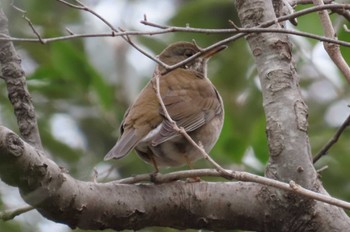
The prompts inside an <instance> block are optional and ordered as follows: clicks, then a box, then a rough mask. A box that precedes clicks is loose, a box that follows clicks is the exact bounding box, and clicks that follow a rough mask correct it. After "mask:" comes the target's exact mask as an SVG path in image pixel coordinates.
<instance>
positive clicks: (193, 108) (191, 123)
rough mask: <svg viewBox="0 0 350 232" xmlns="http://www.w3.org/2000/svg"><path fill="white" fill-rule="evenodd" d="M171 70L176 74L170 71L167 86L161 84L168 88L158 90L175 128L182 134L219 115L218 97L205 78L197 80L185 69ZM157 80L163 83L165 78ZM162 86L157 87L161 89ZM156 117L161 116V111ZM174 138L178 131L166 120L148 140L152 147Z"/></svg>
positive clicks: (219, 104)
mask: <svg viewBox="0 0 350 232" xmlns="http://www.w3.org/2000/svg"><path fill="white" fill-rule="evenodd" d="M175 71H177V72H176V73H173V72H174V71H173V72H172V74H173V76H172V78H171V80H169V81H168V82H170V83H167V85H163V86H165V87H166V86H171V87H170V88H168V89H165V90H164V89H163V91H161V92H162V100H163V102H164V105H165V107H166V109H167V112H168V113H169V115H170V117H171V118H172V119H173V120H174V121H175V122H176V124H177V126H178V127H183V128H184V129H185V131H186V132H191V131H194V130H196V129H198V128H200V127H201V126H203V125H204V124H205V123H207V122H208V121H210V120H211V119H213V118H214V116H215V115H217V114H219V113H220V112H221V110H222V109H221V102H220V98H219V96H218V94H217V92H216V90H215V88H214V86H213V85H212V84H211V82H210V81H209V80H208V79H206V78H198V77H197V76H196V75H195V74H194V73H193V72H189V71H186V70H179V69H178V70H175ZM174 75H175V76H174ZM161 80H164V81H166V80H167V79H166V76H165V78H164V77H163V79H161ZM161 84H162V83H161ZM163 86H162V85H161V88H162V87H163ZM174 86H176V88H175V87H174ZM160 114H162V115H164V111H163V109H161V108H160ZM175 136H178V132H177V131H175V130H174V129H173V125H172V124H171V123H170V121H169V120H167V119H165V120H164V121H163V123H162V127H161V129H160V131H159V133H158V134H157V135H156V136H155V138H154V139H153V140H152V145H153V146H156V145H158V144H160V143H163V142H165V141H167V140H169V139H171V138H173V137H175Z"/></svg>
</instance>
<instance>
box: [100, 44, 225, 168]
mask: <svg viewBox="0 0 350 232" xmlns="http://www.w3.org/2000/svg"><path fill="white" fill-rule="evenodd" d="M224 48H226V46H219V47H216V48H213V49H211V50H209V51H205V52H204V51H203V49H202V48H200V47H198V46H197V44H196V43H194V42H193V43H190V42H177V43H174V44H171V45H170V46H168V47H167V48H166V49H164V51H162V53H160V54H159V56H158V58H159V60H160V61H162V62H163V63H165V64H167V65H174V64H177V63H179V62H181V61H184V60H185V59H187V58H189V57H191V56H193V55H195V54H197V53H201V54H200V55H199V56H198V57H196V58H195V59H193V60H192V61H190V62H187V63H186V64H184V65H183V66H180V67H178V68H176V69H174V70H170V71H168V70H167V69H166V68H164V67H163V66H161V65H159V64H158V65H157V68H156V71H155V74H154V76H153V78H152V79H151V80H150V82H149V83H148V84H147V85H146V86H145V87H144V89H143V90H142V91H141V93H140V94H139V96H138V97H137V99H136V101H135V102H134V103H133V104H132V105H131V107H130V108H129V109H128V110H127V111H126V113H125V115H124V119H123V122H122V124H121V127H120V134H121V135H120V138H119V139H118V141H117V143H116V144H115V146H114V147H113V148H112V149H111V150H110V151H109V152H108V154H107V155H106V156H105V160H109V159H120V158H122V157H124V156H126V155H127V154H128V153H129V152H130V151H131V150H132V149H135V150H136V152H137V154H138V155H139V156H140V157H141V158H142V159H143V160H145V161H146V162H148V163H151V164H153V166H154V168H155V170H156V172H158V171H159V169H158V167H160V166H181V165H184V164H188V165H189V166H191V162H193V161H195V160H197V159H199V158H203V155H202V154H201V153H200V151H199V150H198V149H197V148H195V147H194V145H193V144H191V143H190V142H189V141H188V140H187V139H186V138H185V137H184V136H183V135H181V134H180V133H179V132H178V131H177V130H175V129H174V126H173V124H172V123H171V121H170V120H168V119H167V117H166V112H165V111H164V110H163V108H162V106H161V104H160V101H159V99H158V98H157V91H156V78H155V75H160V78H159V87H160V89H159V93H160V96H161V99H162V101H163V103H164V106H165V108H166V111H167V113H168V115H169V116H170V117H171V119H172V120H173V121H175V122H176V124H177V126H178V127H179V128H183V129H184V130H185V131H186V132H187V134H188V135H189V136H190V137H191V138H192V139H193V140H194V142H196V143H197V144H200V146H202V147H203V148H204V150H205V151H206V152H207V153H208V152H209V151H210V150H211V149H212V148H213V146H214V145H215V143H216V141H217V139H218V137H219V135H220V132H221V129H222V125H223V121H224V109H223V103H222V99H221V97H220V94H219V93H218V91H217V90H216V89H215V87H214V85H213V84H212V83H211V81H210V80H209V79H208V78H207V61H208V60H209V58H210V57H211V56H212V55H214V54H216V53H217V52H219V51H221V50H223V49H224ZM156 73H158V74H156Z"/></svg>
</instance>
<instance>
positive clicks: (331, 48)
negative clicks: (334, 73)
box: [313, 0, 350, 84]
mask: <svg viewBox="0 0 350 232" xmlns="http://www.w3.org/2000/svg"><path fill="white" fill-rule="evenodd" d="M313 3H314V4H315V5H316V6H324V3H323V1H322V0H313ZM318 14H319V16H320V20H321V24H322V27H323V31H324V34H325V36H326V37H329V38H333V39H335V38H336V33H335V31H334V28H333V25H332V22H331V19H330V17H329V15H328V12H327V10H321V11H319V12H318ZM323 46H324V48H325V50H326V51H327V53H328V55H329V57H330V58H331V59H332V60H333V62H334V64H335V65H336V66H337V67H338V68H339V70H340V71H341V72H342V73H343V75H344V77H345V79H346V80H347V82H348V83H349V84H350V67H349V66H348V64H347V63H346V61H345V59H344V57H343V56H342V54H341V52H340V48H339V45H337V44H334V43H323Z"/></svg>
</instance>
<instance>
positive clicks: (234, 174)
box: [111, 169, 350, 210]
mask: <svg viewBox="0 0 350 232" xmlns="http://www.w3.org/2000/svg"><path fill="white" fill-rule="evenodd" d="M224 171H225V173H226V174H228V175H229V177H230V178H229V179H235V180H238V181H244V182H254V183H258V184H262V185H264V186H270V187H274V188H277V189H282V190H285V191H290V192H294V193H297V194H299V195H301V196H304V197H307V198H310V199H314V200H317V201H321V202H325V203H328V204H331V205H335V206H338V207H341V208H344V209H349V210H350V203H349V202H346V201H343V200H340V199H337V198H334V197H331V196H329V195H324V194H321V193H316V192H314V191H311V190H308V189H305V188H303V187H301V186H300V185H297V184H296V183H295V182H294V181H290V182H289V183H284V182H281V181H278V180H274V179H270V178H267V177H263V176H258V175H254V174H251V173H248V172H240V171H232V170H226V169H224ZM191 177H222V175H221V173H219V172H218V171H217V170H213V169H194V170H185V171H178V172H172V173H168V174H161V173H158V174H157V175H152V176H151V175H150V174H141V175H137V176H134V177H128V178H125V179H121V180H116V181H113V182H111V183H116V184H135V183H140V182H144V181H155V182H156V183H167V182H170V181H174V180H179V179H185V178H191Z"/></svg>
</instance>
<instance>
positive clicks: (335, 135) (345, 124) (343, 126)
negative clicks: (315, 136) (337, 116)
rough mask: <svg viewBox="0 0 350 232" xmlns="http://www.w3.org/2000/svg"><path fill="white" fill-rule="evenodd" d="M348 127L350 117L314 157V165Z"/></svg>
mask: <svg viewBox="0 0 350 232" xmlns="http://www.w3.org/2000/svg"><path fill="white" fill-rule="evenodd" d="M348 126H350V115H349V116H348V117H347V118H346V119H345V121H344V122H343V124H342V125H341V126H340V127H339V129H338V130H337V132H336V133H335V134H334V136H333V137H332V138H331V140H329V141H328V143H327V144H326V145H325V146H324V147H323V148H322V149H321V150H320V151H319V152H318V153H317V155H316V156H315V157H314V163H316V162H317V161H318V160H319V159H320V158H321V157H322V156H325V155H326V154H327V152H328V151H329V149H330V148H331V147H332V146H333V145H334V144H335V143H336V142H337V141H338V139H339V138H340V136H341V135H342V133H343V132H344V131H345V129H346V128H347V127H348Z"/></svg>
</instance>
